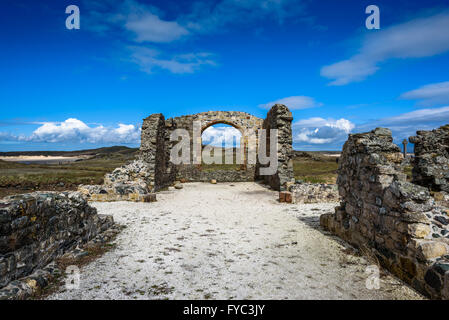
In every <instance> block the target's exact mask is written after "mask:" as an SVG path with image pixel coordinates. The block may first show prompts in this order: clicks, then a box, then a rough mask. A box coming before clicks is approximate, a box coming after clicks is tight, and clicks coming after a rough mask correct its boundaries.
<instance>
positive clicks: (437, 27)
mask: <svg viewBox="0 0 449 320" xmlns="http://www.w3.org/2000/svg"><path fill="white" fill-rule="evenodd" d="M447 30H449V12H447V11H446V12H443V13H441V14H437V15H433V16H429V17H424V18H418V19H414V20H411V21H408V22H405V23H402V24H398V25H394V26H392V27H389V28H386V29H382V30H380V31H376V32H370V33H369V34H368V35H367V36H366V37H365V38H364V40H363V43H362V45H361V47H360V49H359V52H358V53H357V54H355V55H354V56H352V57H351V58H349V59H347V60H343V61H340V62H337V63H334V64H332V65H328V66H324V67H323V68H322V69H321V75H322V76H323V77H326V78H329V79H333V81H332V82H331V83H330V85H346V84H348V83H351V82H357V81H362V80H364V79H365V78H366V77H368V76H370V75H372V74H374V73H376V71H377V70H379V68H380V67H379V65H380V63H381V62H384V61H387V60H389V59H393V58H401V59H406V58H422V57H430V56H434V55H437V54H441V53H443V52H446V51H448V50H449V32H448V31H447Z"/></svg>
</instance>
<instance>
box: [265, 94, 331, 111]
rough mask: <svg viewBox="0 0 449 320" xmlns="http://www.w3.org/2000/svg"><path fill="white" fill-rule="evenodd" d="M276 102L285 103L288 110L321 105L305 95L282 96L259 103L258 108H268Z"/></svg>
mask: <svg viewBox="0 0 449 320" xmlns="http://www.w3.org/2000/svg"><path fill="white" fill-rule="evenodd" d="M276 103H279V104H284V105H286V106H287V107H288V108H289V109H290V110H301V109H308V108H315V107H319V106H322V103H319V102H316V101H315V99H313V98H311V97H306V96H293V97H287V98H282V99H279V100H276V101H272V102H268V103H264V104H261V105H259V107H260V108H263V109H270V108H271V107H272V106H273V105H275V104H276Z"/></svg>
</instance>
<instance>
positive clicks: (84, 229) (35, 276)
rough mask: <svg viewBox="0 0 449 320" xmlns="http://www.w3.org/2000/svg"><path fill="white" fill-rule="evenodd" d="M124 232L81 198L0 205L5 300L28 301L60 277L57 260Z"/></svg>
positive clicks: (43, 195) (59, 196) (19, 199)
mask: <svg viewBox="0 0 449 320" xmlns="http://www.w3.org/2000/svg"><path fill="white" fill-rule="evenodd" d="M118 232H119V228H118V226H117V225H115V224H114V220H113V218H112V216H108V215H101V214H97V210H96V209H95V208H93V207H91V206H89V204H88V202H87V200H86V198H85V197H83V196H82V195H81V194H80V193H79V192H62V193H58V192H34V193H30V194H22V195H14V196H9V197H5V198H3V199H1V200H0V300H5V299H25V298H28V297H30V296H32V295H33V294H35V293H37V292H39V291H40V290H41V289H42V288H44V287H45V286H47V284H48V283H49V282H50V281H51V280H52V279H54V278H55V277H56V276H58V275H61V272H62V270H59V269H58V266H57V264H56V263H55V260H56V259H58V258H61V257H63V256H66V257H69V256H70V257H73V256H74V255H75V254H77V253H78V254H87V251H86V250H87V248H98V247H99V246H101V245H102V244H104V243H106V242H108V241H110V240H111V239H112V238H113V237H114V236H115V235H116V234H117V233H118Z"/></svg>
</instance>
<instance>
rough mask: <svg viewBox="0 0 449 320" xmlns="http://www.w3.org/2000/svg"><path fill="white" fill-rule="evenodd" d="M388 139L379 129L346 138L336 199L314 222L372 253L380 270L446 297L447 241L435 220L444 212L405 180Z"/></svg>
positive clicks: (430, 293)
mask: <svg viewBox="0 0 449 320" xmlns="http://www.w3.org/2000/svg"><path fill="white" fill-rule="evenodd" d="M392 141H393V139H392V136H391V131H390V130H388V129H384V128H377V129H375V130H373V131H371V132H368V133H361V134H353V135H350V136H349V139H348V141H347V142H346V143H345V145H344V147H343V152H342V155H341V158H340V161H339V169H338V179H337V184H338V188H339V194H340V196H341V198H342V200H341V203H340V206H339V207H337V208H336V209H335V213H333V214H325V215H322V216H321V219H320V223H321V225H322V226H323V227H324V228H325V229H328V230H330V231H331V232H333V233H335V234H337V235H338V236H340V237H341V238H343V239H345V240H346V241H348V242H349V243H351V244H353V245H355V246H357V247H360V248H364V249H368V250H372V251H373V253H374V255H375V256H376V257H377V259H378V260H379V262H380V263H381V264H382V265H383V266H384V267H385V268H387V269H389V270H390V271H391V272H393V273H394V274H396V275H397V276H398V277H400V278H401V279H403V280H404V281H406V282H407V283H409V284H410V285H412V286H413V287H414V288H416V289H418V290H419V291H421V292H423V293H425V294H426V295H428V296H430V297H432V298H445V299H449V261H448V259H447V258H448V252H449V251H448V249H449V246H448V245H449V239H448V238H447V237H444V236H441V234H442V233H443V234H448V233H449V228H448V227H447V225H443V224H437V223H436V222H437V221H436V220H435V217H436V216H440V217H444V216H447V212H446V211H445V210H444V208H439V207H437V206H435V203H434V200H433V198H432V197H431V196H430V194H429V191H428V190H427V188H424V187H421V186H418V185H415V184H412V183H409V182H407V181H406V176H405V174H404V173H403V172H402V171H401V169H400V163H401V161H402V158H403V155H402V154H401V150H400V148H399V147H398V146H397V145H395V144H394V143H393V142H392ZM437 220H438V219H437ZM435 228H437V229H438V228H440V230H438V232H439V233H440V234H439V235H436V234H435V230H436V229H435ZM441 228H442V229H444V232H442V231H443V230H442V229H441Z"/></svg>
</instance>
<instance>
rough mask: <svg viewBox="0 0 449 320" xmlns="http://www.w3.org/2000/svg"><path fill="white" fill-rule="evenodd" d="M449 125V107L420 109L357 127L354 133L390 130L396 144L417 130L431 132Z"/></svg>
mask: <svg viewBox="0 0 449 320" xmlns="http://www.w3.org/2000/svg"><path fill="white" fill-rule="evenodd" d="M444 124H449V106H445V107H441V108H431V109H430V108H429V109H420V110H415V111H412V112H407V113H403V114H400V115H397V116H393V117H386V118H382V119H378V120H374V121H370V122H368V123H365V124H361V125H358V126H357V127H356V128H355V129H354V131H355V132H365V131H369V130H372V129H374V128H376V127H386V128H389V129H391V131H392V133H393V137H394V139H395V141H396V143H400V141H402V139H404V138H408V137H410V136H412V135H415V134H416V131H417V130H432V129H435V128H438V127H440V126H442V125H444Z"/></svg>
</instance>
